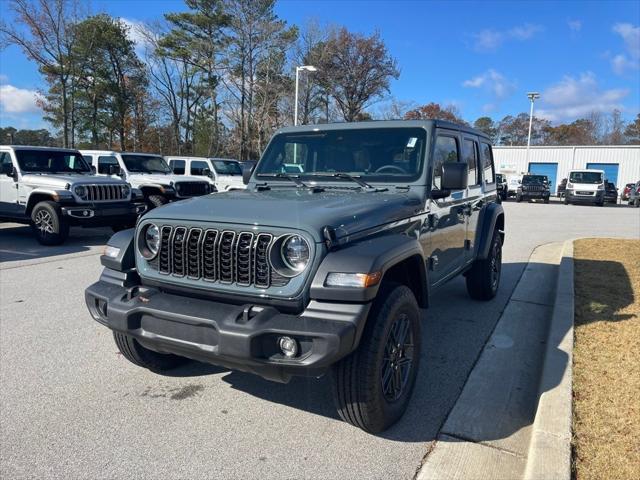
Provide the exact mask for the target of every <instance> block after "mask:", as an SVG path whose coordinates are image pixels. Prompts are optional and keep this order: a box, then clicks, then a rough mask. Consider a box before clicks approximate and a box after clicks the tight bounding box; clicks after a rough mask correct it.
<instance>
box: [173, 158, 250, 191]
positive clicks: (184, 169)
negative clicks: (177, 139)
mask: <svg viewBox="0 0 640 480" xmlns="http://www.w3.org/2000/svg"><path fill="white" fill-rule="evenodd" d="M164 158H165V159H166V160H167V162H168V163H169V167H171V170H172V171H173V174H174V175H191V176H194V177H200V178H202V177H204V178H206V179H207V180H208V181H209V182H210V183H211V184H212V185H215V187H216V189H217V190H218V191H219V192H228V191H230V190H244V189H245V188H247V186H246V185H245V184H244V182H243V181H242V166H241V165H240V162H238V161H237V160H232V159H230V158H206V157H185V156H166V157H164Z"/></svg>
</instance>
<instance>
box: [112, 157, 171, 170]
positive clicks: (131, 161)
mask: <svg viewBox="0 0 640 480" xmlns="http://www.w3.org/2000/svg"><path fill="white" fill-rule="evenodd" d="M122 160H123V161H124V165H125V167H127V171H129V172H131V173H171V169H170V168H169V165H167V162H165V161H164V158H162V157H156V156H152V155H132V154H130V153H125V154H122Z"/></svg>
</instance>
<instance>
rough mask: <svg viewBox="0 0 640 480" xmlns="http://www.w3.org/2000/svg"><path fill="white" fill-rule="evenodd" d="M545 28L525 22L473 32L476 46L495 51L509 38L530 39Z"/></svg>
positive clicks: (479, 48) (479, 49) (482, 49)
mask: <svg viewBox="0 0 640 480" xmlns="http://www.w3.org/2000/svg"><path fill="white" fill-rule="evenodd" d="M542 30H543V28H542V26H540V25H533V24H530V23H525V24H524V25H518V26H515V27H513V28H510V29H508V30H492V29H484V30H481V31H480V32H478V33H474V34H472V37H473V38H474V48H475V49H476V50H478V51H481V52H482V51H493V50H496V49H497V48H498V47H499V46H500V45H502V44H503V43H504V42H506V41H508V40H519V41H523V40H529V39H530V38H532V37H533V36H534V35H535V34H536V33H538V32H541V31H542Z"/></svg>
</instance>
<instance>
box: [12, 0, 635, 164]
mask: <svg viewBox="0 0 640 480" xmlns="http://www.w3.org/2000/svg"><path fill="white" fill-rule="evenodd" d="M185 4H186V6H187V11H185V12H174V13H166V14H165V15H164V18H162V19H159V20H157V21H156V22H152V23H150V24H147V25H144V26H140V25H138V26H132V25H130V24H128V23H126V22H125V21H124V20H122V19H119V18H114V17H112V16H110V15H107V14H105V13H100V14H95V15H92V14H89V13H88V12H83V11H82V4H81V3H80V2H79V1H78V0H9V1H8V7H9V8H10V9H11V10H12V11H13V14H14V17H15V21H14V22H12V23H11V24H8V23H7V22H6V21H4V20H3V21H1V22H0V46H6V45H11V44H13V45H17V46H18V47H20V48H21V49H22V50H23V52H24V53H25V54H26V55H27V57H28V58H30V59H31V60H32V61H34V62H35V63H36V64H37V65H38V69H39V72H40V73H41V75H42V77H43V79H44V81H45V83H46V85H47V89H46V91H44V92H42V95H41V97H40V98H39V100H38V102H39V104H40V107H41V108H42V109H43V111H44V112H45V119H46V120H47V121H48V122H49V123H50V124H51V125H52V126H53V128H54V129H55V130H56V131H57V134H56V135H55V136H53V135H51V134H50V133H49V132H48V131H46V130H44V131H43V130H38V131H25V130H16V129H12V128H11V127H9V128H8V129H2V131H1V132H0V137H1V140H0V141H2V142H5V141H6V139H7V137H9V138H10V139H11V140H12V141H13V142H14V143H22V142H23V141H25V142H26V141H27V140H28V141H29V142H31V141H33V140H36V142H33V143H38V144H43V145H49V144H52V143H58V144H60V145H61V146H65V147H75V148H83V147H91V148H109V149H118V150H135V151H150V152H159V153H163V154H168V153H174V154H192V155H202V156H230V157H234V158H238V159H241V160H245V159H251V158H257V157H259V156H260V154H261V153H262V150H263V149H264V147H265V146H266V143H267V142H268V140H269V138H270V136H271V135H272V134H273V132H274V131H275V130H277V129H278V128H280V127H282V126H285V125H290V124H292V123H293V115H294V113H293V112H294V89H295V85H294V83H295V67H296V66H300V65H313V66H314V67H316V71H315V72H309V71H302V72H301V73H300V82H299V102H298V106H299V113H298V120H299V122H300V123H303V124H308V123H326V122H332V121H361V120H369V119H391V118H394V119H397V118H406V119H419V118H441V119H445V120H451V121H456V122H461V123H466V122H465V121H464V120H463V119H462V118H461V117H460V114H459V112H458V111H457V109H455V108H454V107H451V106H444V107H442V106H440V105H439V104H436V103H430V104H426V105H423V106H414V105H411V104H409V103H407V102H399V101H396V100H394V99H392V98H389V97H388V94H389V92H390V82H391V80H392V79H397V78H399V75H400V69H399V67H398V65H397V61H396V60H395V59H394V58H393V57H392V56H391V55H390V53H389V51H388V49H387V47H386V45H385V43H384V41H383V40H382V38H381V36H380V34H379V33H377V32H376V33H373V34H372V35H368V36H367V35H362V34H360V33H355V32H350V31H349V30H347V29H346V28H344V27H339V26H326V25H320V24H318V23H315V22H310V23H308V24H307V25H305V26H304V27H303V28H300V27H298V26H295V25H290V24H288V23H287V22H286V21H285V20H283V19H280V18H278V16H277V15H276V13H275V11H274V7H275V0H185ZM134 39H135V41H134ZM381 100H384V101H383V102H380V101H381ZM378 102H380V103H378ZM374 104H377V107H376V108H375V109H374V107H373V106H374ZM528 121H529V117H528V114H527V113H521V114H519V115H517V116H507V117H505V118H503V119H502V120H500V121H494V120H492V119H491V118H489V117H481V118H478V119H477V120H476V121H475V122H473V126H475V127H476V128H479V129H480V130H483V131H484V132H486V133H487V134H488V135H489V136H490V137H491V138H492V139H493V141H494V142H495V143H496V144H505V145H523V144H526V140H527V134H528ZM639 124H640V115H639V116H638V118H637V119H636V120H635V121H634V122H632V123H629V124H628V125H627V124H625V122H624V121H623V119H622V116H621V113H620V112H619V111H614V112H612V113H611V115H603V114H598V113H593V114H591V115H590V116H589V117H588V118H586V119H580V120H576V121H575V122H573V123H571V124H567V125H564V124H561V125H557V126H552V125H551V124H550V123H549V122H548V121H546V120H543V119H539V118H534V119H533V128H532V143H533V144H550V145H567V144H620V143H640V135H639V130H640V126H639ZM38 139H40V141H37V140H38Z"/></svg>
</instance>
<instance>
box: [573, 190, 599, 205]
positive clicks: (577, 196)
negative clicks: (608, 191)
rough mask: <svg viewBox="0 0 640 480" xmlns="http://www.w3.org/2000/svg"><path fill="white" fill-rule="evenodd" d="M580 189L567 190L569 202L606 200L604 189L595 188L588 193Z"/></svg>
mask: <svg viewBox="0 0 640 480" xmlns="http://www.w3.org/2000/svg"><path fill="white" fill-rule="evenodd" d="M579 192H580V190H567V191H566V195H565V196H566V199H567V201H569V202H576V203H602V202H604V190H594V191H593V192H589V193H590V194H589V195H587V194H586V192H585V193H579Z"/></svg>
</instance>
